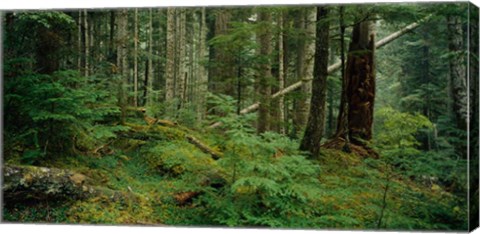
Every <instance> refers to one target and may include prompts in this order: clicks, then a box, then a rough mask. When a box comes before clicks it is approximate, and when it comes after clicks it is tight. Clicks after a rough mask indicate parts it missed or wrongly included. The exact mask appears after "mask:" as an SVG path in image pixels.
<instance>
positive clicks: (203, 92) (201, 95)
mask: <svg viewBox="0 0 480 234" xmlns="http://www.w3.org/2000/svg"><path fill="white" fill-rule="evenodd" d="M201 14H202V15H201V21H200V29H199V30H200V38H199V49H198V57H199V58H198V59H197V62H198V63H199V66H198V74H199V77H198V95H197V98H198V104H197V119H198V120H203V119H204V118H205V111H206V110H205V108H206V98H207V91H208V73H207V72H208V70H207V69H206V68H205V65H203V63H204V60H206V56H207V45H206V42H207V31H208V26H207V22H206V18H207V13H206V10H205V7H202V13H201Z"/></svg>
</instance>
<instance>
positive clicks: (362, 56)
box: [336, 21, 375, 143]
mask: <svg viewBox="0 0 480 234" xmlns="http://www.w3.org/2000/svg"><path fill="white" fill-rule="evenodd" d="M374 54H375V34H374V31H373V23H372V22H371V21H363V22H360V23H357V24H355V26H354V28H353V32H352V41H351V43H350V48H349V52H348V57H347V64H346V66H347V67H346V71H345V77H344V79H345V80H346V82H345V83H346V84H347V87H346V89H344V90H343V91H344V92H346V95H347V108H348V113H346V115H343V109H344V108H341V109H340V114H339V117H340V118H344V116H347V118H348V120H347V123H348V125H347V126H348V129H345V125H342V124H340V123H342V122H344V120H342V119H339V121H338V123H339V128H338V130H337V134H336V135H337V136H342V135H343V134H344V132H346V131H347V134H348V136H349V137H350V139H351V140H352V142H353V141H355V143H361V142H362V141H364V140H365V141H368V140H370V139H371V138H372V125H373V107H374V101H375V62H374ZM342 115H343V116H342Z"/></svg>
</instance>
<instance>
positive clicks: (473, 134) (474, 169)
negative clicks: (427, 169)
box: [467, 3, 480, 230]
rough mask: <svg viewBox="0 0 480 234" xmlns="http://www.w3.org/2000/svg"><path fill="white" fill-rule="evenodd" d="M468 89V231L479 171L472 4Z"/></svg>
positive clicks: (473, 11)
mask: <svg viewBox="0 0 480 234" xmlns="http://www.w3.org/2000/svg"><path fill="white" fill-rule="evenodd" d="M469 4H470V6H469V25H468V27H469V38H468V42H469V47H468V50H469V61H468V62H469V69H468V72H469V74H468V75H469V78H470V80H469V87H470V95H471V96H470V103H471V104H470V116H469V117H470V121H469V122H468V123H467V124H468V125H469V129H470V132H469V137H470V139H469V142H470V145H469V146H470V149H469V151H470V154H469V155H468V156H469V158H468V159H469V160H470V163H469V167H470V168H469V171H470V180H469V181H470V184H469V188H470V189H469V198H470V202H469V205H470V208H469V209H470V210H469V212H470V215H469V216H470V222H469V230H474V229H475V228H476V227H478V222H479V220H478V217H479V216H478V213H479V210H478V207H479V205H478V202H479V201H478V194H479V190H478V187H479V186H478V185H479V171H478V167H479V165H478V163H479V157H478V153H479V152H478V148H479V145H478V144H479V141H478V137H479V132H478V127H479V124H478V121H479V88H480V86H479V69H478V65H479V60H478V59H479V50H478V42H479V32H478V31H479V30H478V25H479V22H478V21H479V17H478V13H479V9H478V8H477V7H475V6H474V5H473V4H472V3H469Z"/></svg>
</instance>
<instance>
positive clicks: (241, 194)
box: [3, 123, 466, 230]
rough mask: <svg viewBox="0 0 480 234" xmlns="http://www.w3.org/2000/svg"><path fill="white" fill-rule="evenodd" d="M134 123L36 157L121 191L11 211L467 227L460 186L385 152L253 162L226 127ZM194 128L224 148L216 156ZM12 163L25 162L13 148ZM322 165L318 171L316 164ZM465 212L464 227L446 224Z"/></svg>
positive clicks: (84, 217) (235, 222) (127, 220)
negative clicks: (95, 144) (101, 138)
mask: <svg viewBox="0 0 480 234" xmlns="http://www.w3.org/2000/svg"><path fill="white" fill-rule="evenodd" d="M127 125H128V126H129V128H130V130H129V131H126V132H124V133H123V134H120V135H119V136H118V137H117V138H116V140H115V141H113V142H111V144H109V145H108V146H104V148H102V149H101V150H98V152H96V154H80V155H78V156H76V157H64V156H62V157H58V158H53V159H50V160H45V161H43V162H42V163H41V165H37V166H42V167H47V168H59V169H66V170H68V171H71V172H72V173H79V174H81V175H84V176H85V178H87V179H86V180H85V183H83V181H82V185H88V186H92V187H95V188H101V189H103V190H108V191H115V192H118V194H120V195H119V196H114V195H111V193H98V194H96V195H95V196H88V197H84V198H78V199H77V198H73V197H68V196H62V197H55V196H50V197H48V198H45V199H36V198H25V199H22V198H20V199H18V200H8V199H6V200H5V201H4V202H5V205H4V207H3V220H4V221H6V222H22V223H32V222H35V223H83V224H125V225H161V226H163V225H168V226H169V225H180V226H188V225H195V226H202V225H209V226H212V225H222V226H272V227H303V228H338V229H397V230H398V229H402V230H406V229H462V228H463V227H464V223H463V221H462V218H465V217H466V214H465V213H466V211H465V210H464V208H463V207H461V206H462V205H460V204H462V203H461V202H460V201H458V199H457V198H456V197H455V196H454V195H452V194H451V193H449V192H447V191H445V189H444V188H442V187H441V186H439V185H437V184H435V183H434V182H432V181H427V180H426V181H424V182H422V183H420V182H414V181H413V180H411V179H410V178H408V177H405V176H402V175H399V174H397V173H396V172H394V171H393V170H391V167H390V166H389V165H387V164H386V163H384V162H382V161H381V160H378V159H373V158H362V157H359V156H357V155H355V154H347V153H344V152H341V151H337V150H327V149H325V150H322V159H321V160H320V161H313V162H310V161H308V162H307V161H306V160H303V159H301V158H300V159H295V160H297V161H288V160H293V159H289V157H291V158H295V157H297V156H291V155H289V153H288V151H289V150H288V149H282V148H281V147H277V148H276V149H274V151H272V152H273V154H271V155H267V156H266V157H264V158H266V159H265V160H264V161H253V162H252V163H255V164H248V157H250V156H249V155H248V154H247V153H246V152H244V151H245V149H244V148H235V147H232V146H229V144H230V143H229V142H228V141H227V140H225V139H224V138H225V136H224V135H222V134H221V133H215V134H214V133H208V134H207V133H202V132H200V131H194V130H191V129H188V128H186V127H182V126H178V125H168V124H167V125H161V124H155V125H145V124H138V123H137V124H127ZM191 137H193V138H194V139H197V141H200V140H201V142H202V144H203V145H204V146H206V147H208V148H209V149H210V150H212V151H213V152H216V153H217V154H219V155H221V156H222V157H221V158H220V159H215V157H212V154H210V153H209V152H208V151H205V149H202V148H201V147H198V145H197V144H195V143H192V141H191V140H189V139H191ZM247 144H248V143H247ZM260 145H261V144H260ZM228 147H230V148H233V149H234V150H233V152H235V149H238V150H237V153H238V155H243V156H242V157H246V158H242V157H239V158H234V159H233V161H234V162H233V164H232V161H231V160H230V161H229V160H228V158H229V157H230V158H231V157H233V156H232V155H233V154H232V153H231V151H232V150H230V153H228V152H224V151H227V150H226V148H228ZM250 147H256V146H250ZM259 147H260V146H259ZM290 147H293V148H295V147H296V146H295V145H293V146H290ZM223 153H224V154H225V155H223ZM252 157H255V155H253V156H252ZM242 160H243V161H242ZM235 161H237V162H235ZM265 162H266V163H267V164H262V163H265ZM5 163H6V165H19V164H20V161H17V160H16V159H15V157H12V159H11V160H9V161H7V162H5ZM242 163H243V164H242ZM310 163H311V164H312V165H310ZM232 165H233V166H232ZM269 165H271V166H269ZM25 167H26V168H28V166H25ZM30 167H31V166H30ZM317 167H318V168H320V170H319V172H317V171H311V172H310V171H309V170H310V169H312V168H317ZM32 168H33V167H32ZM232 168H233V169H232ZM302 168H306V169H302ZM295 170H299V171H295ZM300 170H303V171H300ZM309 177H310V178H309ZM25 178H29V179H30V178H31V175H30V176H29V175H28V170H27V172H26V173H25V174H24V175H23V179H24V180H22V181H25ZM267 179H268V180H267ZM30 180H32V179H30ZM33 180H35V179H33ZM285 184H288V186H287V185H285ZM24 187H28V186H24ZM24 189H25V188H24ZM27 190H28V188H27ZM46 193H48V191H46ZM7 195H8V194H7ZM445 214H450V215H447V216H446V215H445ZM452 219H454V220H453V221H452ZM456 219H458V222H457V223H458V226H451V225H447V224H444V223H450V224H451V223H455V220H456ZM465 219H466V218H465ZM465 219H463V220H465Z"/></svg>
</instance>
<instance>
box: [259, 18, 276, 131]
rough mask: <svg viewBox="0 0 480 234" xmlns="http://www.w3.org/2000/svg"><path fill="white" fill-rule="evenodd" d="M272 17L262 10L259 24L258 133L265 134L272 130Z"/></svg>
mask: <svg viewBox="0 0 480 234" xmlns="http://www.w3.org/2000/svg"><path fill="white" fill-rule="evenodd" d="M271 21H272V16H271V13H270V12H268V11H267V10H266V9H261V10H260V12H259V14H258V22H259V23H260V24H262V25H261V28H260V30H259V32H258V35H257V37H258V38H259V42H260V53H259V56H260V57H261V58H262V60H263V61H262V62H261V63H260V66H259V70H258V79H259V80H258V90H259V94H260V95H259V96H260V97H259V98H260V99H261V100H262V103H260V106H259V108H258V109H259V111H258V119H257V132H258V133H263V132H266V131H269V130H270V95H271V90H272V87H271V81H270V80H271V79H272V73H271V64H270V54H271V53H272V47H271V40H272V33H271V30H270V27H271Z"/></svg>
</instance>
